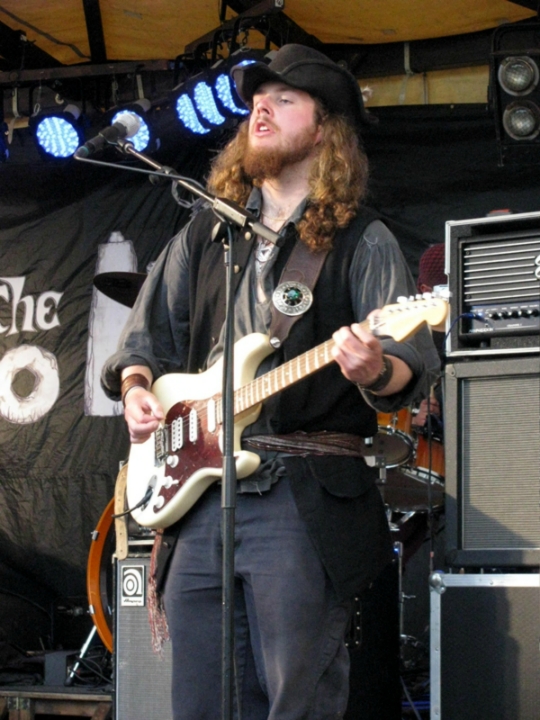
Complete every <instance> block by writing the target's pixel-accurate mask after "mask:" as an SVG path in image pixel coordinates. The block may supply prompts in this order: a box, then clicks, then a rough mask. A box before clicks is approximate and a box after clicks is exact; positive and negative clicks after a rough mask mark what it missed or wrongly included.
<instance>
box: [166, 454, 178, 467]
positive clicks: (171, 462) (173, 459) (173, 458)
mask: <svg viewBox="0 0 540 720" xmlns="http://www.w3.org/2000/svg"><path fill="white" fill-rule="evenodd" d="M165 462H166V463H167V465H168V466H169V467H172V468H175V467H176V466H177V465H178V456H177V455H167V460H165Z"/></svg>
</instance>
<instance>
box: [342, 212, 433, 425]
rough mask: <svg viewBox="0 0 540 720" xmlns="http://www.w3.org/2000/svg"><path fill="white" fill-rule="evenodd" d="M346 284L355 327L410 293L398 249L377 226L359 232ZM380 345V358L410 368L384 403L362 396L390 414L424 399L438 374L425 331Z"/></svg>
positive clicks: (387, 232)
mask: <svg viewBox="0 0 540 720" xmlns="http://www.w3.org/2000/svg"><path fill="white" fill-rule="evenodd" d="M349 281H350V287H351V299H352V303H353V307H354V308H355V313H356V317H357V319H358V321H359V322H360V321H362V320H365V318H366V317H367V315H368V314H369V313H370V312H372V311H373V310H376V309H379V308H382V307H384V306H385V305H390V304H393V303H395V302H396V301H397V299H398V297H400V296H405V297H409V296H411V295H414V294H415V293H416V288H415V284H414V280H413V277H412V275H411V272H410V269H409V267H408V266H407V263H406V261H405V258H404V257H403V253H402V252H401V249H400V247H399V244H398V242H397V240H396V238H395V237H394V235H393V234H392V232H391V231H390V230H389V228H388V227H387V226H386V225H385V224H384V223H383V222H381V221H380V220H374V221H373V222H371V223H370V224H369V225H368V227H367V228H366V230H365V231H364V235H363V237H362V239H361V241H360V243H359V245H358V248H357V250H356V253H355V256H354V258H353V262H352V263H351V268H350V272H349ZM381 344H382V346H383V349H384V352H385V353H387V354H388V355H394V356H395V357H398V358H400V359H401V360H403V361H404V362H405V363H406V364H407V365H408V366H409V367H410V369H411V371H412V373H413V378H412V380H411V381H410V382H409V383H408V385H407V386H406V387H405V388H404V389H403V390H402V391H401V392H399V393H395V394H394V395H389V396H387V397H379V396H377V395H374V394H372V393H369V392H365V391H362V394H363V396H364V399H365V400H366V402H368V403H369V404H370V405H371V406H372V407H373V408H375V409H376V410H377V411H379V412H390V411H393V410H396V409H398V408H400V407H405V406H408V405H411V404H412V403H413V402H416V401H419V400H420V399H421V398H423V397H426V396H427V395H428V394H429V390H430V388H431V386H432V385H433V383H434V382H435V381H436V379H437V378H438V377H439V373H440V361H439V356H438V354H437V350H436V348H435V346H434V344H433V341H432V339H431V332H430V331H429V329H428V328H427V327H422V328H420V330H419V331H418V332H417V333H416V334H415V335H413V337H412V338H409V339H408V340H406V341H403V342H396V341H395V340H393V339H392V338H388V337H383V338H381Z"/></svg>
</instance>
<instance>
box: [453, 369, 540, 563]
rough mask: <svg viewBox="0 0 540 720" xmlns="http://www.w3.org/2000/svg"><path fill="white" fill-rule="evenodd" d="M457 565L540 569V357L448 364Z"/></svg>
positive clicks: (455, 561)
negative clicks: (538, 567) (537, 567)
mask: <svg viewBox="0 0 540 720" xmlns="http://www.w3.org/2000/svg"><path fill="white" fill-rule="evenodd" d="M444 390H445V398H444V426H445V465H446V500H445V510H446V556H447V562H448V563H449V564H450V565H453V566H454V567H456V566H464V567H465V566H469V567H472V566H476V567H482V566H483V567H498V566H506V567H509V566H516V567H519V566H523V565H525V566H538V565H540V507H539V502H538V501H539V489H540V422H539V409H540V358H539V357H538V356H535V357H534V358H533V357H515V358H512V359H509V358H507V359H501V360H480V361H471V362H460V363H456V364H453V365H452V364H450V365H447V366H446V368H445V375H444Z"/></svg>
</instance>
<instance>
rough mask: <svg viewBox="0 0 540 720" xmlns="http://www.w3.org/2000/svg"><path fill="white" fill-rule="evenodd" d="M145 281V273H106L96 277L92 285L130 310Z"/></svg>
mask: <svg viewBox="0 0 540 720" xmlns="http://www.w3.org/2000/svg"><path fill="white" fill-rule="evenodd" d="M145 280H146V274H145V273H131V272H107V273H100V274H99V275H96V276H95V278H94V285H95V287H97V289H98V290H100V291H101V292H102V293H103V294H104V295H106V296H107V297H109V298H111V300H116V302H119V303H121V304H122V305H127V307H129V308H131V307H133V305H135V300H136V299H137V295H138V294H139V290H140V289H141V288H142V286H143V283H144V281H145Z"/></svg>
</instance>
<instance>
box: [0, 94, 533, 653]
mask: <svg viewBox="0 0 540 720" xmlns="http://www.w3.org/2000/svg"><path fill="white" fill-rule="evenodd" d="M376 114H377V115H378V117H379V119H380V122H379V124H378V125H377V126H375V127H373V128H370V129H369V131H368V132H367V133H366V135H365V146H366V150H367V152H368V155H369V158H370V163H371V169H372V181H371V190H370V197H369V204H371V205H373V206H374V207H376V208H377V209H378V210H379V211H380V212H381V213H382V215H383V217H384V218H386V219H387V220H388V222H389V223H390V224H391V226H392V228H393V230H394V232H395V233H396V235H397V236H398V239H399V241H400V243H401V246H402V249H403V251H404V254H405V257H406V259H407V261H408V263H409V265H410V267H411V270H412V271H413V274H416V271H417V265H418V259H419V257H420V255H421V253H422V252H423V250H425V249H426V248H427V247H428V246H429V245H430V244H431V243H434V242H442V241H443V240H444V223H445V221H446V220H459V219H466V218H474V217H481V216H483V215H485V214H486V213H487V212H489V211H490V210H493V209H499V208H510V209H512V210H513V211H514V212H527V211H536V210H538V209H539V208H540V199H539V197H538V183H537V177H538V166H534V165H532V166H528V167H522V166H515V167H504V168H500V167H498V166H497V148H496V144H495V130H494V125H493V120H492V118H491V117H490V115H489V113H488V111H487V109H486V108H485V107H483V106H455V107H448V106H438V107H402V108H388V109H379V110H377V111H376ZM23 141H24V142H23ZM11 150H12V152H11V158H10V160H9V161H8V162H7V163H6V164H4V165H2V166H0V262H1V265H0V268H1V271H0V275H1V277H0V368H2V363H3V364H4V367H3V373H4V374H2V376H1V378H0V631H1V630H3V632H4V633H5V634H6V635H7V637H8V639H12V638H13V636H14V634H17V633H18V637H17V638H16V640H17V642H18V643H19V644H20V645H21V644H22V645H23V647H24V643H25V642H26V644H27V646H29V645H33V644H35V645H37V643H38V642H39V640H38V636H39V637H41V639H42V640H43V637H42V636H43V633H44V632H45V634H47V631H46V630H45V631H42V628H41V625H40V623H36V628H35V629H34V628H33V629H30V630H29V629H28V628H25V627H24V625H25V620H24V618H25V617H26V618H29V617H30V616H31V615H30V614H29V613H28V612H27V613H23V615H22V616H21V608H23V609H24V608H25V607H26V606H28V608H30V607H32V608H36V606H40V607H42V608H43V610H50V607H51V606H55V605H58V604H59V603H60V604H62V603H63V604H66V602H68V604H69V601H70V599H71V598H79V599H80V598H82V604H83V605H84V598H85V593H86V590H85V574H86V565H87V558H88V552H89V547H90V543H91V538H90V536H91V531H92V530H93V529H94V528H95V527H96V523H97V522H98V520H99V518H100V517H101V514H102V513H103V511H104V509H105V507H106V505H107V503H108V501H109V500H110V498H111V497H112V494H113V488H114V482H115V478H116V475H117V472H118V463H119V461H120V460H122V459H124V458H125V457H126V456H127V452H128V442H127V435H126V432H125V429H124V426H123V420H122V418H121V417H118V416H112V415H111V416H88V415H85V412H84V393H85V373H86V364H87V346H88V326H89V319H90V312H91V303H92V297H93V293H94V292H95V291H94V290H93V277H94V272H95V268H96V262H97V258H98V252H99V246H100V245H102V244H103V243H104V242H106V241H107V238H108V237H109V236H110V235H111V233H113V232H121V233H122V234H123V236H124V238H126V239H130V240H131V241H132V243H133V248H134V250H135V252H136V255H137V260H138V268H139V270H140V271H141V272H144V271H145V268H146V267H147V265H148V263H149V262H151V261H152V260H153V259H155V257H156V256H157V254H158V253H159V251H160V250H161V249H162V248H163V247H164V246H165V244H166V243H167V241H168V239H169V238H170V237H171V235H172V234H173V233H174V232H176V231H177V230H178V229H179V228H180V227H181V225H182V224H183V223H184V222H185V220H186V217H187V215H186V212H185V211H184V210H183V209H182V208H181V207H180V206H179V205H178V204H177V203H176V202H175V201H174V199H173V198H172V196H171V192H170V186H169V185H162V186H157V187H156V186H154V185H152V184H150V183H149V182H148V180H147V179H146V178H145V177H144V176H142V175H137V174H135V173H128V172H124V171H121V170H119V169H108V168H101V167H100V168H98V167H95V166H90V165H87V164H82V163H77V162H75V161H69V162H66V163H62V164H60V165H57V164H55V163H52V162H46V161H42V160H41V159H40V158H39V157H38V156H37V154H36V153H35V151H34V150H33V148H32V147H31V145H30V143H29V139H28V138H25V137H24V136H20V137H17V136H16V137H15V140H14V143H13V145H12V148H11ZM214 150H215V147H214V144H213V143H212V142H211V141H210V142H209V141H207V142H206V143H205V142H202V141H193V140H190V141H188V140H184V141H180V142H179V143H178V145H177V146H176V147H175V148H174V151H170V153H169V154H168V155H166V156H161V157H160V156H157V157H158V159H159V160H160V161H161V162H165V163H167V164H170V165H172V166H173V167H174V168H175V169H176V170H177V171H178V172H181V173H182V174H184V175H187V176H189V177H191V178H193V179H202V178H203V177H204V174H205V172H206V169H207V164H208V159H209V157H210V156H211V154H212V152H213V151H214ZM113 159H114V160H115V161H118V160H119V158H117V157H116V156H113ZM13 278H24V283H23V289H22V291H21V293H20V302H19V306H18V310H17V312H16V314H15V316H13V307H12V306H13V295H14V293H15V290H14V287H15V286H14V283H13ZM20 282H22V281H20ZM19 287H20V285H19ZM51 293H52V294H51ZM55 293H56V294H55ZM60 294H61V295H60ZM42 296H43V297H42ZM29 297H30V298H33V300H24V299H23V298H29ZM40 297H42V300H41V302H42V304H41V305H40ZM32 306H33V309H34V313H35V314H34V320H33V321H32V318H28V317H27V315H28V314H29V312H30V311H29V310H28V308H29V307H30V308H32ZM38 306H39V307H41V308H42V317H41V323H39V322H38V312H37V308H38ZM43 308H45V309H43ZM21 346H31V348H34V347H37V348H40V349H41V350H40V352H41V354H42V355H44V357H47V358H49V361H51V358H50V356H49V355H47V353H51V354H52V355H53V356H54V358H53V360H52V361H51V362H52V363H53V365H54V359H55V360H56V364H57V370H54V372H56V375H57V377H58V380H59V392H58V396H57V398H56V401H55V402H54V404H53V405H52V407H51V408H50V409H49V410H48V411H47V412H45V413H44V414H43V416H41V417H39V419H37V420H36V421H34V422H24V423H22V422H13V421H10V420H9V419H8V418H7V417H6V410H5V408H6V406H7V407H8V408H9V407H10V406H13V403H15V404H16V403H17V402H18V400H19V399H20V398H24V396H25V393H26V394H28V392H29V391H30V390H31V388H32V385H30V386H29V387H30V390H29V389H27V390H24V377H22V378H19V381H20V383H22V385H21V387H20V388H18V390H19V397H17V396H13V395H12V394H10V393H11V390H10V387H9V382H7V380H6V377H7V378H8V379H9V377H13V372H14V371H13V367H12V366H11V365H10V364H9V363H8V362H7V359H6V357H10V355H9V354H8V355H7V356H6V353H9V352H10V351H13V350H15V349H17V348H20V347H21ZM32 352H34V351H32ZM10 368H11V370H10ZM9 372H11V373H12V374H11V375H9ZM6 373H7V375H6ZM32 382H33V381H32ZM6 393H7V395H6ZM2 401H4V405H2ZM6 403H7V405H6ZM23 404H24V403H23ZM2 408H4V409H3V411H2ZM2 412H3V414H2ZM14 598H16V599H17V602H16V603H15V604H14V602H13V599H14ZM38 612H39V611H38ZM44 616H46V613H44ZM28 622H29V621H28ZM48 622H49V621H48V620H47V623H45V627H48ZM25 631H27V632H26V635H25ZM21 633H22V634H21ZM22 638H24V639H22ZM47 642H51V643H52V642H54V638H53V639H51V637H48V639H47ZM26 649H30V648H29V647H27V648H26Z"/></svg>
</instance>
